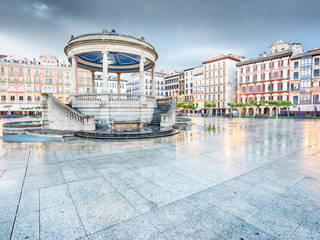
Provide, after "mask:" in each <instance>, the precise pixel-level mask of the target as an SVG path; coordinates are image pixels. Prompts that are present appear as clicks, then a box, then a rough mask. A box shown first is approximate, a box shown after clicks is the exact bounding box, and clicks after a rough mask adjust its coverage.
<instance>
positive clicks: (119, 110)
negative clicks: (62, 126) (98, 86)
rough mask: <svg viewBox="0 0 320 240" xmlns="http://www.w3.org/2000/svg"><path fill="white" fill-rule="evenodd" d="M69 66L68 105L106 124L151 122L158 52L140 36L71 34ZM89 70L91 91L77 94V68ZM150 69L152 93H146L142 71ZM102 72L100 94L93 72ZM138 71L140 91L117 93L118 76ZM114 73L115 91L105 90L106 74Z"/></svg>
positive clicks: (112, 33)
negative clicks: (115, 76)
mask: <svg viewBox="0 0 320 240" xmlns="http://www.w3.org/2000/svg"><path fill="white" fill-rule="evenodd" d="M64 51H65V53H66V55H67V56H68V58H69V61H70V63H71V65H72V75H71V84H70V95H71V99H72V100H71V106H72V108H75V109H77V110H78V111H79V112H81V113H82V114H85V115H92V116H94V118H95V120H100V121H104V122H106V123H110V124H113V123H117V122H127V123H129V122H139V123H140V124H145V123H150V122H151V120H152V115H153V112H154V109H155V108H156V99H155V80H154V68H155V62H156V60H157V58H158V54H157V52H156V51H155V49H154V47H153V46H152V45H151V44H149V43H147V42H146V41H145V40H144V38H143V37H141V38H136V37H132V36H128V35H123V34H118V33H116V32H115V31H114V30H112V31H111V32H109V33H108V32H107V31H106V30H103V31H102V33H94V34H85V35H81V36H78V37H74V36H71V39H70V41H69V42H68V44H67V46H66V47H65V49H64ZM78 68H83V69H87V70H90V71H91V73H92V74H91V75H92V93H91V94H79V93H78V83H79V81H78V79H77V69H78ZM147 70H151V72H152V79H151V81H152V94H151V95H146V94H145V93H146V91H145V88H146V86H145V77H144V72H145V71H147ZM95 71H99V72H102V76H103V93H102V94H95V93H94V72H95ZM132 72H139V73H140V91H139V94H123V93H120V77H121V74H124V73H132ZM110 73H115V74H116V75H117V81H118V91H117V93H113V94H111V93H109V92H108V80H109V74H110Z"/></svg>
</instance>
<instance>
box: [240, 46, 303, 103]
mask: <svg viewBox="0 0 320 240" xmlns="http://www.w3.org/2000/svg"><path fill="white" fill-rule="evenodd" d="M301 52H302V48H301V45H300V44H298V43H292V44H290V43H288V42H284V41H281V40H279V41H277V42H276V43H275V44H272V45H271V46H269V52H268V53H263V54H260V55H259V57H257V58H255V59H251V60H247V61H242V62H239V63H238V64H237V67H238V80H239V85H238V88H239V89H238V95H239V99H238V100H239V101H240V102H246V103H249V102H251V101H253V100H256V101H260V100H290V98H289V93H290V89H289V82H290V59H291V55H292V54H293V53H294V54H299V53H301Z"/></svg>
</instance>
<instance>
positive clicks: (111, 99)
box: [73, 93, 154, 102]
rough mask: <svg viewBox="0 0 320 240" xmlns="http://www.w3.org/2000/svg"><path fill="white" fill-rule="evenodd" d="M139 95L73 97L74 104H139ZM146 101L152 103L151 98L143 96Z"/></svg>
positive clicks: (87, 95)
mask: <svg viewBox="0 0 320 240" xmlns="http://www.w3.org/2000/svg"><path fill="white" fill-rule="evenodd" d="M141 96H143V95H139V94H125V93H120V94H86V95H74V96H73V98H74V101H75V102H139V101H140V99H141ZM145 97H146V100H147V101H152V100H153V99H154V97H153V96H145Z"/></svg>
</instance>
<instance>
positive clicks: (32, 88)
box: [0, 55, 92, 114]
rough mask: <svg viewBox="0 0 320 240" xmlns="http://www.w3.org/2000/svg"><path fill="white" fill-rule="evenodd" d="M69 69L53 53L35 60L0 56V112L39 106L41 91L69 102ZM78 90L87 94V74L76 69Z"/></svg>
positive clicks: (88, 91)
mask: <svg viewBox="0 0 320 240" xmlns="http://www.w3.org/2000/svg"><path fill="white" fill-rule="evenodd" d="M70 79H71V68H70V65H69V63H66V62H60V61H58V59H57V58H56V57H54V56H41V57H40V58H39V59H38V60H37V59H32V60H30V59H26V58H25V59H14V58H12V57H11V56H6V55H1V57H0V112H1V114H7V113H21V111H22V109H23V108H32V107H37V106H39V105H40V99H41V93H52V94H54V95H55V96H56V97H57V98H58V99H59V100H61V101H62V102H65V103H66V102H69V101H70V99H69V88H70ZM78 79H79V82H78V92H79V93H90V91H91V81H92V80H91V79H92V78H91V73H90V72H89V71H86V70H82V69H79V71H78Z"/></svg>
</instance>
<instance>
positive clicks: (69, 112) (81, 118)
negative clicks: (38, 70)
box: [44, 93, 93, 124]
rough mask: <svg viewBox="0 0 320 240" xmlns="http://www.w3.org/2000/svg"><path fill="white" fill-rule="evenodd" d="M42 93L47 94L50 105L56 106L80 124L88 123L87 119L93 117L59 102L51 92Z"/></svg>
mask: <svg viewBox="0 0 320 240" xmlns="http://www.w3.org/2000/svg"><path fill="white" fill-rule="evenodd" d="M44 95H47V97H48V103H50V104H51V105H52V106H54V107H55V108H57V109H58V110H59V111H60V112H62V113H64V114H65V115H66V116H67V117H69V118H71V119H73V120H75V121H78V122H80V123H81V124H86V123H89V120H90V119H92V118H93V116H89V115H83V114H82V113H80V112H77V111H76V110H74V109H73V108H71V107H69V106H68V105H66V104H64V103H62V102H60V101H59V100H58V99H56V98H55V97H54V96H53V95H52V94H51V93H46V94H44Z"/></svg>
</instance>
